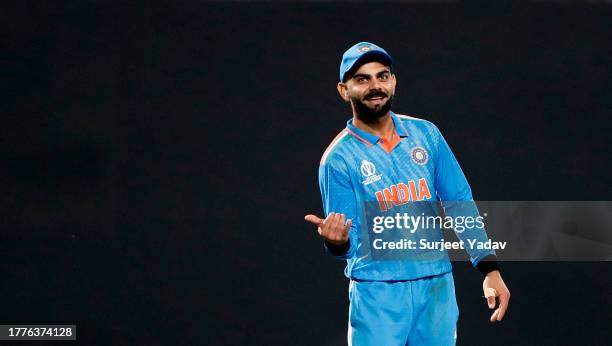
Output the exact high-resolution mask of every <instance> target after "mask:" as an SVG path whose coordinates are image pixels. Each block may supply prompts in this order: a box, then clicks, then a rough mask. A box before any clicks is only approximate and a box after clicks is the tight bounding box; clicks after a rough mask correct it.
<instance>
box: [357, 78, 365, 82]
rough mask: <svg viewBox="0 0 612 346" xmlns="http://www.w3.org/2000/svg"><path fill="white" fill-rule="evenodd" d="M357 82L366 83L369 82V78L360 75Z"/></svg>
mask: <svg viewBox="0 0 612 346" xmlns="http://www.w3.org/2000/svg"><path fill="white" fill-rule="evenodd" d="M357 82H358V83H365V82H367V78H365V77H359V78H357Z"/></svg>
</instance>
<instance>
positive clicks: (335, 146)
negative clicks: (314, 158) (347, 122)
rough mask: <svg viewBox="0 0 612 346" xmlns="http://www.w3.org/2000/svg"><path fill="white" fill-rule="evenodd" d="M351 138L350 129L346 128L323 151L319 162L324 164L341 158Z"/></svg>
mask: <svg viewBox="0 0 612 346" xmlns="http://www.w3.org/2000/svg"><path fill="white" fill-rule="evenodd" d="M349 138H350V136H349V131H348V130H347V129H346V128H345V129H343V130H342V131H340V132H339V133H338V134H337V135H336V137H334V139H333V140H332V141H331V143H329V145H328V146H327V148H326V149H325V151H324V152H323V155H322V156H321V161H320V162H319V164H320V165H321V166H322V165H325V164H329V163H331V162H333V161H337V160H338V159H340V158H341V156H342V151H343V148H344V147H345V146H346V142H347V141H348V140H349Z"/></svg>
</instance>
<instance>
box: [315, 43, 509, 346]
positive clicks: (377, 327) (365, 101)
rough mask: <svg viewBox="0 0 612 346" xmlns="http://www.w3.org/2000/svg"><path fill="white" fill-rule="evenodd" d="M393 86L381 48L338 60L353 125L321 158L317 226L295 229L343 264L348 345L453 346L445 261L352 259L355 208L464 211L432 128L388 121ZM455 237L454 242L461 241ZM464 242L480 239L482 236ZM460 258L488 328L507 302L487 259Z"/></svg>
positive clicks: (465, 198)
mask: <svg viewBox="0 0 612 346" xmlns="http://www.w3.org/2000/svg"><path fill="white" fill-rule="evenodd" d="M395 86H396V77H395V75H394V73H393V60H392V58H391V56H390V55H389V54H388V53H387V52H386V51H385V50H384V49H382V48H381V47H379V46H377V45H375V44H372V43H368V42H360V43H357V44H356V45H354V46H352V47H351V48H349V49H348V50H347V51H346V52H345V53H344V55H343V57H342V61H341V64H340V81H339V83H338V84H337V90H338V93H339V94H340V97H341V98H342V99H343V100H344V101H345V102H347V103H349V104H350V105H351V108H352V112H353V117H352V118H351V119H349V120H348V122H347V126H346V128H345V129H343V130H342V131H341V132H340V133H339V134H338V135H337V136H336V138H335V139H334V140H333V141H332V143H331V144H330V145H329V147H328V148H327V149H326V150H325V152H324V154H323V156H322V158H321V162H320V166H319V185H320V189H321V196H322V200H323V208H324V212H325V215H326V217H325V218H320V217H318V216H315V215H306V217H305V219H306V221H308V222H311V223H313V224H314V225H316V226H317V229H318V233H319V235H320V236H321V237H322V238H323V240H324V246H325V248H326V250H327V251H328V252H329V253H330V254H331V255H333V256H336V257H338V258H341V259H345V260H346V262H347V266H346V269H345V275H346V276H347V277H348V278H349V279H350V284H349V300H350V308H349V326H348V344H349V345H359V346H361V345H384V346H393V345H436V346H439V345H454V344H455V342H456V338H457V332H456V324H457V319H458V314H459V313H458V308H457V302H456V300H455V287H454V283H453V276H452V266H451V263H450V260H449V257H448V256H447V255H446V253H444V255H445V256H437V257H432V258H429V259H421V260H375V259H373V258H372V257H371V256H367V255H363V253H362V250H363V249H364V248H367V247H368V246H371V244H368V243H367V240H366V239H364V238H363V233H360V225H361V224H362V223H364V222H366V221H367V220H363V219H362V218H363V215H361V214H362V212H361V211H362V205H363V203H367V202H374V203H377V205H379V206H380V208H381V210H387V209H390V208H395V207H396V206H397V205H400V204H405V205H408V203H412V202H420V201H423V202H428V201H432V202H438V201H439V202H440V203H442V205H445V204H446V206H449V205H450V204H451V203H456V202H460V203H467V204H468V205H469V204H474V203H473V199H472V193H471V189H470V187H469V185H468V182H467V180H466V178H465V176H464V175H463V172H462V171H461V168H460V167H459V164H458V162H457V160H456V159H455V156H454V155H453V153H452V152H451V150H450V147H449V146H448V144H447V142H446V141H445V139H444V137H443V136H442V134H441V133H440V131H439V130H438V128H437V127H436V126H435V125H434V124H432V123H431V122H429V121H426V120H423V119H418V118H413V117H409V116H404V115H399V114H395V113H394V112H392V111H391V105H392V102H393V97H394V94H395ZM474 209H475V206H474ZM444 210H445V212H447V211H449V210H451V208H445V209H444ZM475 212H476V213H477V210H476V211H475ZM455 233H456V234H457V236H458V237H459V238H462V237H465V236H466V234H467V233H468V232H465V233H461V234H459V232H458V231H457V229H455ZM470 237H472V238H474V239H475V240H484V239H487V236H486V232H485V231H484V228H482V229H476V230H475V231H473V232H472V233H471V235H470ZM466 251H467V252H468V254H469V257H470V260H471V262H472V264H473V266H474V267H476V268H477V269H478V270H479V271H480V272H481V273H482V274H483V276H484V281H483V285H482V286H483V291H484V296H485V298H486V300H487V303H488V306H489V308H490V309H492V310H494V311H493V313H492V315H491V317H490V321H491V322H495V321H501V320H502V319H503V317H504V315H505V313H506V310H507V309H508V302H509V300H510V292H509V291H508V288H507V287H506V285H505V283H504V281H503V279H502V277H501V275H500V271H499V267H498V265H497V262H496V257H495V252H494V251H493V250H490V249H470V248H466ZM438 253H442V252H438Z"/></svg>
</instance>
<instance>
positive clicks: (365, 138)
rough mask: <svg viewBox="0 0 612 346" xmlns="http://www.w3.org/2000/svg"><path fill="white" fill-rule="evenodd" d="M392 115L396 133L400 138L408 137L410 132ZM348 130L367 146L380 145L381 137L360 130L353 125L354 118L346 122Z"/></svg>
mask: <svg viewBox="0 0 612 346" xmlns="http://www.w3.org/2000/svg"><path fill="white" fill-rule="evenodd" d="M390 113H391V120H393V127H395V133H396V134H397V135H398V136H400V137H408V131H407V130H406V127H404V124H402V122H401V120H400V119H399V118H398V117H397V115H395V113H393V112H390ZM346 129H347V130H348V131H349V132H350V133H351V135H353V136H354V137H355V138H357V139H359V140H360V141H362V142H364V143H365V144H367V145H369V146H372V145H374V144H375V143H378V142H379V141H380V140H381V137H378V136H376V135H374V134H372V133H369V132H367V131H364V130H362V129H359V128H357V127H355V125H353V118H351V119H349V120H348V121H347V122H346Z"/></svg>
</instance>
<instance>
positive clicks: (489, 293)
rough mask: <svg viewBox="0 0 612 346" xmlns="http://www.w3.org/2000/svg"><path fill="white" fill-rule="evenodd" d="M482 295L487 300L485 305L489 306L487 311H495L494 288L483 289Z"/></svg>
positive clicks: (495, 292) (495, 294) (495, 293)
mask: <svg viewBox="0 0 612 346" xmlns="http://www.w3.org/2000/svg"><path fill="white" fill-rule="evenodd" d="M484 295H485V298H487V305H489V309H495V297H496V296H497V291H496V290H495V289H494V288H485V289H484Z"/></svg>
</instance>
